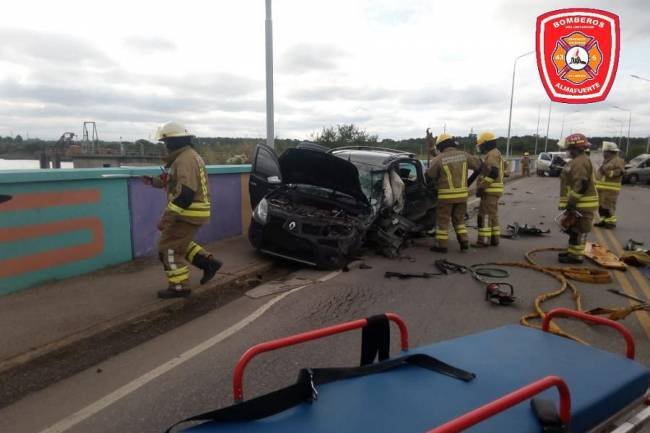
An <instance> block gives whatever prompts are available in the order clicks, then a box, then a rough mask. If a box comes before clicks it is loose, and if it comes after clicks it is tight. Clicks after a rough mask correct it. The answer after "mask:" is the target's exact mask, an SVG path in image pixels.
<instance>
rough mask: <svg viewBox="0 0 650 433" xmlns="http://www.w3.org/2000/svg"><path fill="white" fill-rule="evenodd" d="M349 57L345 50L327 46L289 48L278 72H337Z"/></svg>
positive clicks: (299, 45)
mask: <svg viewBox="0 0 650 433" xmlns="http://www.w3.org/2000/svg"><path fill="white" fill-rule="evenodd" d="M348 56H349V53H348V52H347V51H345V50H344V49H341V48H339V47H336V46H333V45H326V44H298V45H293V46H291V47H289V48H288V49H287V50H286V51H285V52H284V54H283V55H282V56H281V57H280V61H279V62H278V72H280V73H285V74H305V73H308V72H324V71H333V70H336V69H337V68H338V67H339V66H340V63H341V61H342V60H344V59H345V58H346V57H348Z"/></svg>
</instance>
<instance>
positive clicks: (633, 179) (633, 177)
mask: <svg viewBox="0 0 650 433" xmlns="http://www.w3.org/2000/svg"><path fill="white" fill-rule="evenodd" d="M638 181H639V175H638V174H631V175H630V177H629V178H628V182H629V183H631V184H632V185H635V184H636V183H637V182H638Z"/></svg>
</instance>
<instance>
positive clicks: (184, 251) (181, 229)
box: [158, 214, 210, 289]
mask: <svg viewBox="0 0 650 433" xmlns="http://www.w3.org/2000/svg"><path fill="white" fill-rule="evenodd" d="M200 227H201V226H200V225H197V224H190V223H188V222H185V221H181V220H178V219H176V217H175V216H174V215H169V214H166V215H165V216H163V220H162V222H161V233H160V240H159V241H158V257H159V258H160V261H161V262H162V264H163V267H164V268H165V274H166V275H167V281H168V282H169V287H170V288H173V289H182V288H185V287H187V285H188V283H189V278H190V269H189V268H188V263H192V264H193V265H194V266H196V267H197V268H199V269H203V268H204V267H205V264H206V262H207V259H208V257H209V256H210V253H208V252H207V251H205V250H204V249H203V247H201V246H200V245H199V244H197V243H196V242H194V241H193V240H192V239H194V236H195V235H196V232H197V231H198V230H199V228H200Z"/></svg>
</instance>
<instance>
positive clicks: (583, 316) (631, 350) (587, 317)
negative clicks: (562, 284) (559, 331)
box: [542, 308, 636, 359]
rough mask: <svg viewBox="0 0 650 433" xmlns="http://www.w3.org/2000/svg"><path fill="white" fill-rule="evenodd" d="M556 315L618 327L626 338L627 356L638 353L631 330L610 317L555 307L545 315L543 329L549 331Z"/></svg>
mask: <svg viewBox="0 0 650 433" xmlns="http://www.w3.org/2000/svg"><path fill="white" fill-rule="evenodd" d="M554 317H573V318H576V319H580V320H582V321H584V322H588V323H593V324H596V325H604V326H609V327H610V328H614V329H616V330H617V331H618V332H619V333H620V334H621V335H622V336H623V338H624V339H625V344H626V345H627V350H626V352H625V356H627V357H628V358H629V359H634V356H635V353H636V347H635V345H634V337H632V334H630V331H628V330H627V328H626V327H625V326H623V325H621V324H620V323H618V322H615V321H613V320H610V319H605V318H604V317H598V316H592V315H591V314H587V313H582V312H580V311H575V310H569V309H568V308H555V309H553V310H551V311H549V312H548V313H547V314H546V316H544V321H543V322H542V329H543V330H544V331H545V332H548V330H549V327H550V326H551V320H553V318H554Z"/></svg>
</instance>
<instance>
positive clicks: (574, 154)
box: [558, 134, 598, 263]
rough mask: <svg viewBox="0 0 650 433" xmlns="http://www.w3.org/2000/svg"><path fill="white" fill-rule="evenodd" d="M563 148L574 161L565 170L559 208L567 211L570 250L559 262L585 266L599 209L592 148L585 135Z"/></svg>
mask: <svg viewBox="0 0 650 433" xmlns="http://www.w3.org/2000/svg"><path fill="white" fill-rule="evenodd" d="M563 145H564V146H563V148H564V149H566V150H568V152H569V154H570V155H571V158H572V160H571V161H570V162H569V163H568V164H566V165H565V166H564V168H563V173H562V179H561V191H560V206H559V207H560V209H565V215H564V217H563V218H562V221H561V224H562V226H563V228H564V230H565V231H566V232H567V233H568V234H569V247H568V249H567V251H566V252H563V253H560V254H559V257H558V259H559V261H560V263H583V262H584V252H585V244H586V241H587V234H588V233H589V232H590V231H591V224H592V221H593V218H594V212H595V211H596V209H598V192H597V191H596V185H595V182H594V169H593V166H592V165H591V160H590V159H589V157H588V156H587V155H586V153H585V150H586V149H588V148H589V146H590V144H589V141H588V140H587V137H585V136H584V135H583V134H572V135H569V136H568V137H566V138H565V139H564V142H563Z"/></svg>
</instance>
